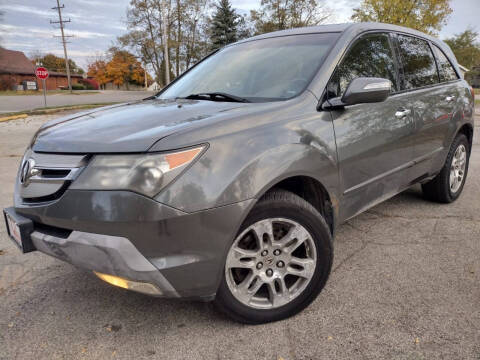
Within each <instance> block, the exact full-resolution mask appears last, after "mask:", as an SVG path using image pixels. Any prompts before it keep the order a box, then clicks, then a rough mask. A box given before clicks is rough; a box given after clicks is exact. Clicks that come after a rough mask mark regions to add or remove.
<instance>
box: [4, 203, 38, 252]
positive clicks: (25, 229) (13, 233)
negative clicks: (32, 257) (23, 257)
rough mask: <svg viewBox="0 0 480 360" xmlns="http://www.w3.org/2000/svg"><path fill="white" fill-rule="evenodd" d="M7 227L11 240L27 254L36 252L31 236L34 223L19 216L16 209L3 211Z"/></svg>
mask: <svg viewBox="0 0 480 360" xmlns="http://www.w3.org/2000/svg"><path fill="white" fill-rule="evenodd" d="M3 216H4V218H5V225H6V227H7V233H8V236H9V238H10V239H11V240H12V241H13V243H14V244H15V245H17V246H18V248H19V249H20V250H21V251H22V252H23V253H24V254H25V253H29V252H31V251H35V250H36V248H35V245H33V242H32V238H31V236H30V234H31V233H32V232H33V221H32V220H30V219H28V218H26V217H24V216H21V215H19V214H17V213H16V212H15V209H14V208H7V209H3Z"/></svg>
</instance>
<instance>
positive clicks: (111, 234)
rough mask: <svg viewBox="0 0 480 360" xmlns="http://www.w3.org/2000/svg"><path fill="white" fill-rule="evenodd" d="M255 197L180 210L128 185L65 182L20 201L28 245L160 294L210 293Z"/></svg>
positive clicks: (204, 295)
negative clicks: (42, 197)
mask: <svg viewBox="0 0 480 360" xmlns="http://www.w3.org/2000/svg"><path fill="white" fill-rule="evenodd" d="M253 203H254V200H246V201H243V202H240V203H235V204H231V205H226V206H223V207H219V208H214V209H210V210H205V211H200V212H195V213H185V212H182V211H179V210H177V209H174V208H171V207H169V206H167V205H164V204H161V203H159V202H157V201H155V200H153V199H150V198H147V197H145V196H142V195H139V194H136V193H133V192H129V191H82V190H67V191H66V192H65V193H64V194H63V195H62V196H61V197H60V198H59V199H57V200H55V201H53V202H50V203H40V204H35V205H32V204H23V203H22V202H21V199H20V198H18V197H16V198H15V212H16V213H17V214H20V215H21V216H24V217H26V218H28V219H31V220H32V221H33V223H34V231H33V232H32V234H31V238H32V242H33V244H34V246H35V247H36V248H37V249H38V250H39V251H41V252H43V253H45V254H48V255H51V256H54V257H57V258H59V259H61V260H64V261H66V262H69V263H72V264H74V265H76V266H79V267H81V268H84V269H87V270H92V271H96V272H100V273H104V274H110V275H115V276H120V277H122V278H126V279H129V280H133V281H137V282H141V283H149V284H153V285H154V286H155V287H156V288H157V289H158V290H159V293H158V295H160V296H165V297H184V298H204V299H209V298H212V297H213V296H214V295H215V293H216V291H217V288H218V285H219V283H220V280H221V276H222V273H223V267H224V259H225V256H226V253H227V251H228V248H229V246H230V244H231V241H233V238H234V236H235V234H236V232H237V230H238V228H239V227H240V224H241V222H242V221H243V219H244V217H245V215H246V214H247V213H248V210H249V209H250V208H251V206H253Z"/></svg>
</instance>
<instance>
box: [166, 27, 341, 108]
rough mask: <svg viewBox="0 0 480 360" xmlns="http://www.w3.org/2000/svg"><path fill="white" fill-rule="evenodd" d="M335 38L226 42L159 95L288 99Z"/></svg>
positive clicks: (307, 80)
mask: <svg viewBox="0 0 480 360" xmlns="http://www.w3.org/2000/svg"><path fill="white" fill-rule="evenodd" d="M337 38H338V33H323V34H306V35H294V36H283V37H277V38H269V39H262V40H255V41H249V42H245V43H240V44H237V45H232V46H228V47H226V48H224V49H222V50H220V51H219V52H218V53H216V54H214V55H212V56H210V57H208V58H207V59H205V60H204V61H202V62H201V63H199V64H198V65H197V66H195V67H194V68H193V69H191V70H190V71H189V72H187V73H186V74H185V75H184V76H182V77H181V78H179V79H178V80H177V81H176V82H175V83H173V84H172V85H171V86H170V87H169V88H167V89H166V90H165V91H164V92H163V93H161V94H160V95H159V97H160V98H161V99H172V98H186V97H188V96H191V95H195V94H205V93H224V94H230V95H234V96H237V97H240V98H243V99H247V100H248V101H252V102H262V101H272V100H285V99H289V98H292V97H294V96H297V95H298V94H300V93H301V92H302V91H303V90H304V89H305V88H306V87H307V85H308V84H309V83H310V81H311V80H312V79H313V77H314V75H315V73H316V72H317V70H318V68H319V67H320V65H321V63H322V61H323V59H324V58H325V56H326V55H327V53H328V51H329V49H330V47H331V46H332V45H333V43H334V42H335V40H336V39H337ZM222 100H225V99H222ZM227 101H228V99H227Z"/></svg>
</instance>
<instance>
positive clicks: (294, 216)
mask: <svg viewBox="0 0 480 360" xmlns="http://www.w3.org/2000/svg"><path fill="white" fill-rule="evenodd" d="M473 111H474V95H473V91H472V90H471V88H470V87H469V86H468V85H467V83H466V82H465V81H464V80H463V79H462V78H461V77H460V76H459V69H458V65H457V63H456V60H455V57H454V56H453V54H452V52H451V50H450V49H449V48H448V46H447V45H446V44H445V43H443V42H441V41H440V40H438V39H436V38H433V37H430V36H428V35H426V34H423V33H420V32H417V31H413V30H410V29H406V28H402V27H397V26H391V25H385V24H376V23H359V24H346V25H328V26H318V27H311V28H302V29H294V30H288V31H280V32H274V33H270V34H265V35H260V36H256V37H253V38H250V39H247V40H243V41H240V42H238V43H235V44H232V45H229V46H227V47H225V48H223V49H221V50H220V51H218V52H216V53H214V54H212V55H210V56H208V57H207V58H205V59H204V60H203V61H201V62H200V63H199V64H197V65H196V66H194V67H193V68H192V69H190V70H189V71H187V72H186V73H185V74H184V75H182V76H180V77H179V78H178V79H176V80H175V81H174V82H172V83H171V84H170V85H169V86H168V87H166V88H165V89H164V90H162V92H160V93H159V94H158V95H156V96H154V97H152V98H149V99H145V100H143V101H139V102H134V103H129V104H122V105H114V106H110V107H105V108H101V109H97V110H89V111H87V112H85V113H82V114H76V115H73V116H72V115H71V116H70V117H67V118H63V119H59V120H54V121H52V122H49V123H47V124H45V125H44V126H42V128H41V129H40V130H39V131H38V132H37V134H36V135H35V137H34V138H33V139H32V142H31V144H30V146H29V147H28V149H27V151H26V153H25V156H24V158H23V160H22V163H21V166H20V169H19V173H18V178H17V182H16V186H15V206H14V207H12V208H8V209H5V217H6V221H7V223H8V229H9V234H10V236H11V237H12V239H13V240H14V241H15V242H16V243H17V244H19V245H20V247H21V248H22V249H23V250H24V251H25V252H28V251H32V250H35V249H36V250H39V251H41V252H44V253H46V254H49V255H52V256H55V257H57V258H59V259H61V260H65V261H67V262H70V263H72V264H75V265H77V266H80V267H83V268H85V269H88V270H92V271H94V272H95V273H96V274H97V275H98V276H99V277H100V278H101V279H103V280H105V281H107V282H109V283H111V284H113V285H116V286H120V287H123V288H127V289H130V290H135V291H139V292H142V293H146V294H150V295H156V296H165V297H181V298H193V299H203V300H214V301H215V304H216V305H217V307H218V308H219V309H220V310H222V311H224V312H225V313H227V314H228V315H230V316H231V317H233V318H234V319H236V320H238V321H241V322H245V323H264V322H269V321H275V320H279V319H284V318H286V317H288V316H291V315H293V314H295V313H297V312H299V311H301V310H302V309H304V308H305V307H306V306H308V305H309V304H310V303H311V302H312V301H313V300H314V299H315V298H316V297H317V295H318V294H319V293H320V291H321V290H322V288H323V287H324V286H325V283H326V281H327V278H328V276H329V273H330V270H331V267H332V262H333V241H332V239H333V235H334V233H335V230H336V228H337V227H338V225H339V224H340V223H342V222H344V221H346V220H347V219H350V218H352V217H353V216H355V215H357V214H359V213H361V212H363V211H365V210H366V209H368V208H370V207H372V206H374V205H375V204H378V203H379V202H381V201H384V200H386V199H388V198H390V197H392V196H394V195H395V194H398V193H399V192H401V191H403V190H405V189H407V188H409V187H410V186H412V185H413V184H417V183H420V184H422V188H423V191H424V193H425V195H426V197H427V198H429V199H432V200H434V201H438V202H443V203H449V202H452V201H454V200H456V199H457V198H458V197H459V196H460V194H461V192H462V189H463V186H464V184H465V179H466V176H467V172H468V161H469V156H470V152H471V147H472V136H473V129H474V127H473Z"/></svg>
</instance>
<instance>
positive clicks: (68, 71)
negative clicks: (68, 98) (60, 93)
mask: <svg viewBox="0 0 480 360" xmlns="http://www.w3.org/2000/svg"><path fill="white" fill-rule="evenodd" d="M64 8H65V5H63V4H62V6H60V2H59V0H57V6H55V7H53V8H52V10H57V11H58V21H52V20H50V24H60V31H61V33H62V35H61V38H62V44H63V53H64V55H65V66H66V68H67V80H68V89H69V90H70V92H72V81H71V79H70V65H69V63H68V55H67V43H68V41H67V40H65V38H69V37H72V36H71V35H65V33H64V31H63V26H64V24H65V23H69V22H71V21H72V20H71V19H68V20H63V19H62V9H64ZM59 37H60V36H59Z"/></svg>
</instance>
